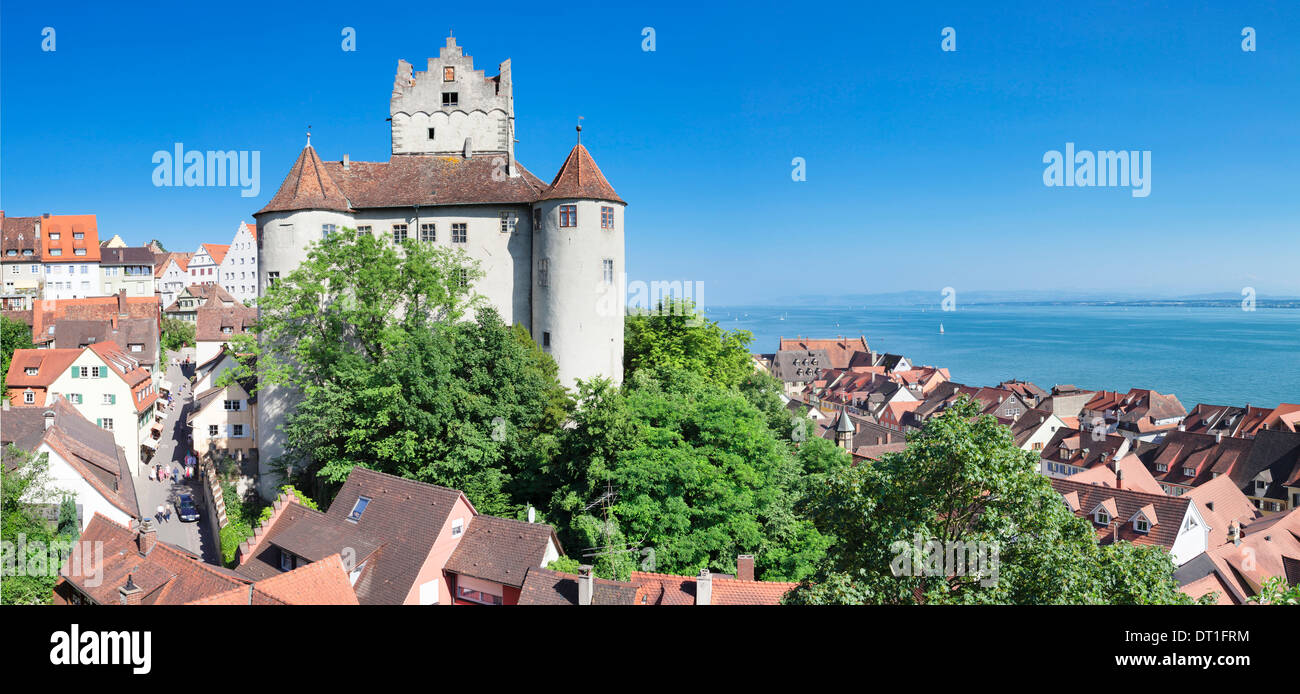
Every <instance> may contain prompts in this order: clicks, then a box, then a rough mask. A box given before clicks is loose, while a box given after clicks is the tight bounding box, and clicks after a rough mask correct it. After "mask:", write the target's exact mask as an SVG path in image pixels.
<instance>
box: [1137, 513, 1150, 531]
mask: <svg viewBox="0 0 1300 694" xmlns="http://www.w3.org/2000/svg"><path fill="white" fill-rule="evenodd" d="M1133 529H1134V530H1136V531H1138V532H1140V533H1146V532H1150V531H1151V524H1150V523H1148V522H1147V519H1145V518H1143V517H1142V516H1138V517H1137V518H1134V519H1133Z"/></svg>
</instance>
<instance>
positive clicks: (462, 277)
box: [456, 267, 469, 287]
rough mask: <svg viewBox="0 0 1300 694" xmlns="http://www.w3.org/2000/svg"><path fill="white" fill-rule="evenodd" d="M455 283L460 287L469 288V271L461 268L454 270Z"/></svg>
mask: <svg viewBox="0 0 1300 694" xmlns="http://www.w3.org/2000/svg"><path fill="white" fill-rule="evenodd" d="M456 283H457V284H459V285H460V286H462V287H468V286H469V270H466V269H465V268H463V267H459V268H456Z"/></svg>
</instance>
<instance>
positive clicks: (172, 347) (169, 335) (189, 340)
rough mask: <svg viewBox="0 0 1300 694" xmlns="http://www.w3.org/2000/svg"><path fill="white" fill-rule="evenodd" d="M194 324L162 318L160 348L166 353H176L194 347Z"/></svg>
mask: <svg viewBox="0 0 1300 694" xmlns="http://www.w3.org/2000/svg"><path fill="white" fill-rule="evenodd" d="M194 344H195V343H194V324H193V323H191V322H189V321H185V320H181V319H179V318H170V317H167V318H163V320H162V346H163V349H164V350H166V351H168V352H177V351H180V350H181V349H183V348H185V347H193V346H194Z"/></svg>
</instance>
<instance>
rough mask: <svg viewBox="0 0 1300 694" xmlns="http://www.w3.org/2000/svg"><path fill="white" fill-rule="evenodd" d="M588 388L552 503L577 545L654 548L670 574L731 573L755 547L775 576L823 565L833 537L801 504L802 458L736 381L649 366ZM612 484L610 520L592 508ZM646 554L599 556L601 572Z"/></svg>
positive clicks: (766, 574) (565, 446)
mask: <svg viewBox="0 0 1300 694" xmlns="http://www.w3.org/2000/svg"><path fill="white" fill-rule="evenodd" d="M582 396H583V397H582V407H581V408H580V410H579V413H578V415H577V417H576V423H577V426H576V427H575V428H573V429H572V430H570V431H568V432H566V434H565V439H566V440H565V441H564V442H563V443H562V446H561V450H562V451H563V453H562V455H561V457H562V458H564V459H565V460H567V461H568V465H569V466H570V468H569V469H567V470H565V471H564V473H565V474H566V475H567V476H568V480H569V482H568V483H567V484H565V485H563V486H562V487H561V488H560V489H558V490H557V493H556V495H555V496H554V497H553V505H552V512H553V515H554V516H555V517H556V518H558V519H561V526H562V527H564V528H565V530H566V532H567V533H568V534H567V536H566V538H568V540H569V544H574V543H575V541H576V542H579V543H582V546H586V547H601V548H605V549H606V550H609V549H614V550H618V549H628V548H644V547H649V548H653V551H654V558H655V563H656V569H657V570H659V571H666V572H671V573H684V574H692V573H696V572H698V571H699V570H700V569H702V568H705V567H707V568H709V569H711V570H714V571H722V572H728V573H729V572H733V571H735V568H736V564H735V562H736V555H738V554H747V553H752V554H755V555H756V570H757V572H758V574H759V576H760V577H762V578H764V579H768V580H781V579H788V580H797V579H799V578H802V577H803V576H804V575H806V574H807V573H808V572H810V571H811V570H812V568H813V567H815V566H816V564H817V563H818V561H819V560H820V558H821V554H822V552H823V551H824V549H825V547H826V545H827V543H828V539H827V538H824V537H822V535H821V534H820V533H818V532H817V530H816V529H815V528H814V527H813V526H812V524H811V523H809V522H808V521H806V520H802V519H799V518H798V517H796V515H795V513H794V503H795V501H796V499H797V495H798V488H799V486H800V478H801V475H802V471H801V470H800V467H799V463H798V461H796V460H795V458H794V456H793V455H792V454H791V450H790V447H789V444H788V443H787V442H786V441H783V440H781V439H780V438H779V437H778V436H777V435H776V434H775V433H774V432H773V431H772V430H771V429H770V428H769V426H768V422H767V419H766V417H765V416H764V413H763V412H761V411H760V410H759V409H758V408H757V407H755V405H754V404H753V403H752V402H750V401H749V400H748V399H746V398H745V397H744V396H743V395H741V394H740V393H739V392H738V390H737V389H736V388H734V387H725V386H723V385H721V384H719V383H717V382H715V381H712V380H710V379H709V378H708V377H707V376H705V375H703V374H699V373H696V372H693V371H685V370H680V369H675V368H671V367H661V368H654V369H651V368H648V367H645V368H642V369H641V370H639V371H638V372H636V373H635V374H633V377H632V379H631V380H630V381H629V382H628V383H627V384H626V385H625V388H624V389H623V390H622V391H618V390H614V389H611V388H610V387H609V386H608V384H607V383H604V382H597V383H593V384H585V385H584V387H583V389H582ZM606 485H609V486H611V487H612V488H613V489H615V490H616V492H617V498H616V501H615V503H613V505H612V507H611V508H610V510H609V511H610V517H609V519H608V521H607V520H606V518H605V516H604V509H603V508H602V507H595V508H593V507H591V505H592V501H593V500H595V499H599V498H600V497H601V495H602V494H603V493H604V492H605V490H606V488H607V487H606ZM611 545H612V547H611ZM638 556H639V555H637V554H635V553H625V554H621V555H611V556H608V557H601V558H600V559H599V560H598V561H597V562H596V565H597V571H598V573H600V574H601V575H612V576H614V577H620V578H621V577H622V575H623V574H624V573H625V571H626V570H628V569H629V568H630V566H631V565H633V564H635V563H636V562H637V561H639V559H637V557H638ZM602 562H603V564H602Z"/></svg>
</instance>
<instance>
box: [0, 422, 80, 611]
mask: <svg viewBox="0 0 1300 694" xmlns="http://www.w3.org/2000/svg"><path fill="white" fill-rule="evenodd" d="M3 458H4V463H3V465H4V474H3V475H2V476H0V540H3V545H0V546H2V547H3V554H4V556H3V557H2V558H0V566H3V573H4V576H3V579H2V580H0V602H3V603H4V604H6V605H46V604H49V603H50V602H51V601H52V599H53V595H54V593H53V591H54V583H55V580H56V579H57V575H58V571H59V567H60V566H61V565H62V562H63V560H64V559H66V558H67V552H59V553H57V554H55V553H53V552H52V551H51V548H52V547H53V546H54V545H53V543H55V542H56V541H58V540H59V539H60V538H59V537H58V536H57V535H56V534H55V533H54V532H53V531H52V530H51V528H50V523H49V521H47V520H46V519H45V518H44V517H43V516H42V515H41V514H39V513H37V512H35V511H34V510H33V507H32V506H33V504H40V503H48V502H49V501H51V500H52V498H53V492H51V491H50V489H49V477H48V467H49V459H48V457H47V456H46V455H45V454H41V455H32V454H30V453H28V452H26V451H23V450H20V449H18V448H16V447H14V446H13V445H9V446H6V447H5V449H4V451H3ZM20 548H21V549H22V551H23V555H22V556H19V554H18V552H19V549H20ZM20 568H21V569H23V570H21V571H20V570H18V569H20Z"/></svg>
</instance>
